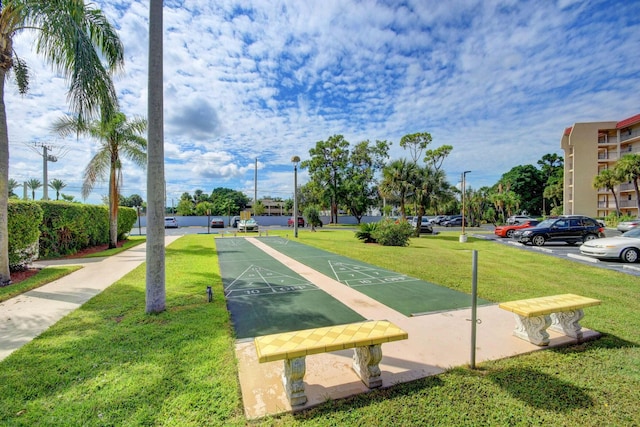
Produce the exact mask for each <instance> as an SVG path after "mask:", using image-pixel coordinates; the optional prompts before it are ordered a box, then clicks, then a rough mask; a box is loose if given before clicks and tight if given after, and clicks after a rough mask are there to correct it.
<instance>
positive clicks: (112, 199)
mask: <svg viewBox="0 0 640 427" xmlns="http://www.w3.org/2000/svg"><path fill="white" fill-rule="evenodd" d="M117 162H118V159H111V168H110V171H109V248H110V249H113V248H117V247H118V204H119V203H118V202H119V200H118V199H119V197H118V177H117V174H116V172H117V171H116V165H117Z"/></svg>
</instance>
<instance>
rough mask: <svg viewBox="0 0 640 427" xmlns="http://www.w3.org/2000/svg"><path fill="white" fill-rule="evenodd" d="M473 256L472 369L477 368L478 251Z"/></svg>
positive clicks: (474, 251) (473, 252)
mask: <svg viewBox="0 0 640 427" xmlns="http://www.w3.org/2000/svg"><path fill="white" fill-rule="evenodd" d="M471 253H472V256H473V262H472V274H471V369H475V368H476V326H477V324H478V323H477V322H478V319H477V317H478V314H477V309H478V251H477V250H475V249H474V250H473V251H471Z"/></svg>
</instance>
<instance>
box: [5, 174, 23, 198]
mask: <svg viewBox="0 0 640 427" xmlns="http://www.w3.org/2000/svg"><path fill="white" fill-rule="evenodd" d="M18 187H20V184H19V183H18V181H16V180H15V179H13V178H10V179H9V183H8V184H7V188H8V190H9V197H13V196H16V195H17V194H16V193H14V192H13V190H15V189H16V188H18Z"/></svg>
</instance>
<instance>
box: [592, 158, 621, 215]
mask: <svg viewBox="0 0 640 427" xmlns="http://www.w3.org/2000/svg"><path fill="white" fill-rule="evenodd" d="M618 184H620V177H619V176H617V175H616V174H615V172H614V171H613V169H604V170H601V171H600V173H599V174H598V175H596V176H594V177H593V188H595V189H596V190H597V189H598V188H606V189H607V190H609V191H611V194H613V200H614V201H615V203H616V215H620V205H619V204H618V196H617V195H616V190H615V187H616V185H618Z"/></svg>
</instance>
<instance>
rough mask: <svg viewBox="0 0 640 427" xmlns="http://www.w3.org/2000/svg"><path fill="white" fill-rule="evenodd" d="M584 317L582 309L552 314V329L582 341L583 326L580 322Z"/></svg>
mask: <svg viewBox="0 0 640 427" xmlns="http://www.w3.org/2000/svg"><path fill="white" fill-rule="evenodd" d="M583 317H584V311H583V310H582V309H578V310H572V311H565V312H562V313H552V314H551V328H550V329H552V330H554V331H556V332H560V333H561V334H565V335H566V336H568V337H571V338H575V339H577V340H581V339H582V326H580V323H579V322H580V320H581V319H582V318H583Z"/></svg>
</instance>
